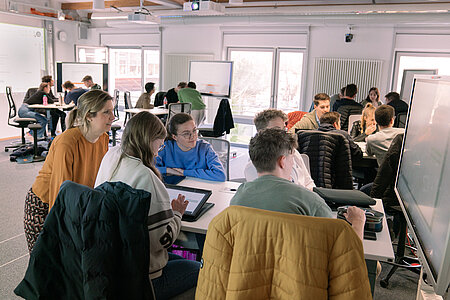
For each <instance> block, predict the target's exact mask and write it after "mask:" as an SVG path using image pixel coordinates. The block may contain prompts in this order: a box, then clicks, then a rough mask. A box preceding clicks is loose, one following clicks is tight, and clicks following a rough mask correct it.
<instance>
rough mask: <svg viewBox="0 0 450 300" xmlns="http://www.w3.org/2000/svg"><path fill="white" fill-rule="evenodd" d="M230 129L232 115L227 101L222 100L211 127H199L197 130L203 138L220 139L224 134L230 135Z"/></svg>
mask: <svg viewBox="0 0 450 300" xmlns="http://www.w3.org/2000/svg"><path fill="white" fill-rule="evenodd" d="M232 128H234V121H233V114H232V113H231V108H230V103H229V101H228V99H226V98H224V99H222V100H220V104H219V107H218V109H217V113H216V117H215V118H214V124H213V127H204V126H201V127H199V128H198V130H199V133H200V135H201V136H204V137H221V136H223V135H224V134H225V133H227V134H228V133H230V129H232Z"/></svg>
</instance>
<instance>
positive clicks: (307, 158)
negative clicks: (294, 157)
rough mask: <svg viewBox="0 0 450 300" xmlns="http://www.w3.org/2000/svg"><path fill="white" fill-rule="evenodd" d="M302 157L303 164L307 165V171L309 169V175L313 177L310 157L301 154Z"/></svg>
mask: <svg viewBox="0 0 450 300" xmlns="http://www.w3.org/2000/svg"><path fill="white" fill-rule="evenodd" d="M300 156H301V157H302V160H303V162H304V163H305V167H306V169H308V172H309V175H310V176H311V166H310V163H309V156H308V154H306V153H300Z"/></svg>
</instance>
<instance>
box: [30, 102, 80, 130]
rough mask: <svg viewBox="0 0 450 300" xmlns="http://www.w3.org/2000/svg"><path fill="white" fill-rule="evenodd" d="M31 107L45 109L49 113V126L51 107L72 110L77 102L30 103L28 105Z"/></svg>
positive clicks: (49, 122)
mask: <svg viewBox="0 0 450 300" xmlns="http://www.w3.org/2000/svg"><path fill="white" fill-rule="evenodd" d="M28 107H29V108H33V109H45V111H46V114H47V124H48V127H49V128H51V127H50V125H51V119H52V118H51V116H50V109H61V110H70V109H72V108H74V107H75V104H73V103H71V104H65V103H64V104H59V103H53V104H47V105H44V104H30V105H28Z"/></svg>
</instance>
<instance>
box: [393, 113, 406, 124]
mask: <svg viewBox="0 0 450 300" xmlns="http://www.w3.org/2000/svg"><path fill="white" fill-rule="evenodd" d="M406 115H407V114H406V112H401V113H398V114H397V116H395V121H394V127H397V128H405V127H406Z"/></svg>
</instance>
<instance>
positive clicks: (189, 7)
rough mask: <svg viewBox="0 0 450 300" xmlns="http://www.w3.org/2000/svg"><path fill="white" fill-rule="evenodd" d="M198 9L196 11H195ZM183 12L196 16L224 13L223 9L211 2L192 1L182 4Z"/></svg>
mask: <svg viewBox="0 0 450 300" xmlns="http://www.w3.org/2000/svg"><path fill="white" fill-rule="evenodd" d="M197 9H198V10H197ZM183 11H186V12H192V14H194V15H197V16H211V15H222V14H224V13H225V7H224V6H223V5H222V4H220V3H216V2H212V1H200V2H198V1H193V2H185V3H184V4H183Z"/></svg>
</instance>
